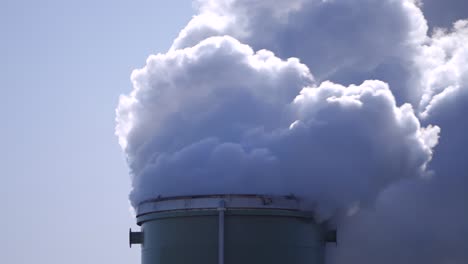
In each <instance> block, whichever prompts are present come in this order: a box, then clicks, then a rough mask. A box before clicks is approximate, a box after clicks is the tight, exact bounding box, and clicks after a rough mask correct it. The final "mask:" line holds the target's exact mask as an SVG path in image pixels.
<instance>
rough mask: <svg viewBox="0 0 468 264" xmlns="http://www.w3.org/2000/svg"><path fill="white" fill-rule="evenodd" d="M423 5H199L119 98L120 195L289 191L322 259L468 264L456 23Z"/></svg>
mask: <svg viewBox="0 0 468 264" xmlns="http://www.w3.org/2000/svg"><path fill="white" fill-rule="evenodd" d="M426 2H427V3H426ZM434 2H435V1H434V0H433V1H412V0H381V1H374V0H347V1H345V0H335V1H318V0H314V1H305V0H294V1H280V0H275V1H260V0H257V1H245V0H231V1H227V0H226V1H214V0H212V1H198V2H196V3H195V6H196V7H197V14H196V15H195V16H194V17H193V19H192V20H191V21H190V22H189V23H188V25H187V26H186V27H185V28H184V29H182V30H181V32H180V34H179V36H178V37H177V38H176V39H175V40H174V42H173V45H172V47H170V48H169V50H168V51H167V52H166V53H162V54H157V55H151V56H150V57H149V58H148V59H147V61H146V66H145V67H143V68H141V69H138V70H135V71H134V72H133V73H132V76H131V79H132V82H133V91H132V92H131V93H129V94H128V95H122V96H121V98H120V102H119V105H118V107H117V110H116V113H117V118H116V120H117V126H116V134H117V136H118V138H119V143H120V145H121V146H122V149H123V150H124V152H125V154H126V156H127V159H128V164H129V167H130V170H131V177H132V186H133V189H132V192H131V194H130V200H131V203H132V205H133V206H137V205H138V203H139V202H141V201H143V200H145V199H149V198H154V197H157V196H175V195H193V194H213V193H260V194H283V195H287V194H294V195H296V196H299V197H301V198H302V199H304V201H305V202H306V203H307V204H309V206H310V207H311V208H312V209H314V210H315V211H316V212H317V213H318V214H319V215H320V217H321V218H322V219H325V218H330V217H332V218H333V219H334V220H335V222H336V223H337V224H338V228H339V230H340V245H339V247H337V248H335V249H331V250H330V252H329V253H330V259H329V260H330V263H384V264H385V263H429V264H432V263H433V264H445V263H450V264H451V263H454V264H462V263H463V264H464V263H468V209H467V208H468V207H466V201H468V191H467V190H468V162H466V161H467V160H466V157H467V156H468V153H467V152H468V138H467V137H466V136H465V134H466V132H465V131H467V129H468V119H467V118H466V116H467V115H468V44H467V43H468V21H467V20H459V21H453V22H454V23H453V25H451V26H450V28H440V26H444V24H443V25H440V24H441V23H443V22H440V21H442V20H443V19H442V20H437V19H433V22H429V23H428V22H427V20H426V18H425V16H424V14H423V12H422V11H421V10H424V11H427V12H428V13H430V14H434V12H433V10H432V9H431V8H434V6H436V5H435V4H434ZM455 2H456V1H448V2H447V5H450V4H452V5H453V6H459V5H460V3H461V2H460V1H459V2H460V3H459V4H454V3H455ZM446 8H450V6H448V7H446ZM465 10H468V9H465ZM467 12H468V11H467ZM467 16H468V15H467ZM465 17H466V16H465ZM458 18H460V17H459V15H458V14H457V15H456V16H455V17H454V18H453V19H458ZM444 19H447V18H444ZM357 209H359V210H357Z"/></svg>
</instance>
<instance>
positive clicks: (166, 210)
mask: <svg viewBox="0 0 468 264" xmlns="http://www.w3.org/2000/svg"><path fill="white" fill-rule="evenodd" d="M137 223H138V225H140V226H141V231H140V232H132V231H131V230H130V246H131V245H132V244H141V255H142V264H201V263H203V264H223V263H225V264H239V263H242V264H275V263H282V264H322V263H324V252H325V243H326V242H336V232H335V231H334V230H328V229H327V227H326V225H325V224H320V223H317V222H316V221H315V220H314V217H313V214H312V213H311V212H307V211H304V210H301V204H300V202H299V200H298V199H296V198H295V197H293V196H263V195H209V196H190V197H171V198H160V199H154V200H148V201H145V202H143V203H141V204H140V205H139V206H138V208H137Z"/></svg>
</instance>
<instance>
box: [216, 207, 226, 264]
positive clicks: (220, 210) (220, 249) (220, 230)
mask: <svg viewBox="0 0 468 264" xmlns="http://www.w3.org/2000/svg"><path fill="white" fill-rule="evenodd" d="M225 210H226V208H225V205H224V200H221V201H220V202H219V207H218V264H224V211H225Z"/></svg>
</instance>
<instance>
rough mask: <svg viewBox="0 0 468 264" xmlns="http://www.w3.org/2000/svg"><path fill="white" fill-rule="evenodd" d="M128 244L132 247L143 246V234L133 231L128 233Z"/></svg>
mask: <svg viewBox="0 0 468 264" xmlns="http://www.w3.org/2000/svg"><path fill="white" fill-rule="evenodd" d="M128 244H129V246H130V247H132V245H135V244H143V232H132V229H131V228H130V230H129V231H128Z"/></svg>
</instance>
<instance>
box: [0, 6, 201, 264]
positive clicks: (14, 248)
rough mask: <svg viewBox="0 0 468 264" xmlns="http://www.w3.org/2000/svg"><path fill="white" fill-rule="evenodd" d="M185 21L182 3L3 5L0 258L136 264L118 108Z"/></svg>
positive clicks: (186, 8)
mask: <svg viewBox="0 0 468 264" xmlns="http://www.w3.org/2000/svg"><path fill="white" fill-rule="evenodd" d="M192 14H193V10H192V6H191V3H190V0H176V1H162V0H159V1H150V0H133V1H130V0H128V1H108V0H106V1H90V0H80V1H75V0H69V1H63V0H45V1H32V0H29V1H26V0H6V1H5V0H1V1H0V32H1V41H0V54H1V60H2V61H1V63H0V67H1V68H0V80H1V95H2V103H1V104H0V110H1V113H2V114H3V122H1V129H0V140H1V147H2V151H1V152H0V155H1V157H0V161H1V168H2V170H1V177H2V181H1V185H0V188H1V191H0V199H1V201H3V204H4V205H5V206H3V207H2V210H1V215H0V227H1V230H2V231H1V232H2V234H1V236H0V263H48V264H50V263H68V264H74V263H77V264H78V263H80V264H83V263H139V256H140V253H139V248H132V249H129V248H128V243H127V239H128V235H127V233H128V228H129V227H132V228H133V229H136V228H137V227H136V226H135V224H134V219H133V217H132V216H131V215H130V213H129V204H128V201H127V195H128V192H129V189H130V179H129V176H128V169H127V167H126V165H125V160H124V156H123V154H122V153H121V150H120V147H119V146H118V143H117V138H116V137H115V136H114V125H115V124H114V118H115V113H114V109H115V107H116V105H117V100H118V96H119V95H120V94H121V93H128V92H129V91H130V90H131V83H130V77H129V76H130V73H131V71H132V69H134V68H136V67H141V66H143V65H144V63H145V60H146V57H147V56H148V55H149V54H151V53H157V52H164V51H166V50H167V49H168V48H169V46H170V44H171V43H172V40H173V39H174V37H175V36H176V35H177V34H178V32H179V30H180V29H181V28H183V26H184V25H185V24H186V23H187V22H188V21H189V20H190V18H191V16H192Z"/></svg>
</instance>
